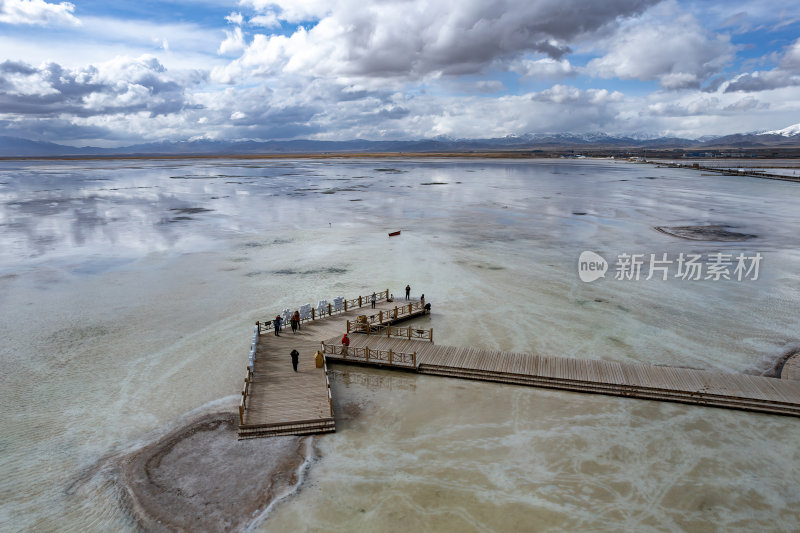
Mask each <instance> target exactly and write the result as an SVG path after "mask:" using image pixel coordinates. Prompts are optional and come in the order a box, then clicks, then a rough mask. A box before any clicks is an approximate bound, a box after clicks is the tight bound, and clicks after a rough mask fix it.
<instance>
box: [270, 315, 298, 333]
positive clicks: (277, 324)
mask: <svg viewBox="0 0 800 533" xmlns="http://www.w3.org/2000/svg"><path fill="white" fill-rule="evenodd" d="M289 323H290V324H291V326H292V333H297V330H298V329H300V311H295V312H294V314H293V315H292V318H290V319H289ZM282 328H283V319H282V318H281V315H276V316H275V319H274V320H273V321H272V329H273V331H274V332H275V336H276V337H280V336H281V330H282Z"/></svg>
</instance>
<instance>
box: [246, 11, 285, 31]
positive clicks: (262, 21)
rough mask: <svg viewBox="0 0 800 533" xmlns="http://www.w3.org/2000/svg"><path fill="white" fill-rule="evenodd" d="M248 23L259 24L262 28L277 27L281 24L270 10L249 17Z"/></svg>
mask: <svg viewBox="0 0 800 533" xmlns="http://www.w3.org/2000/svg"><path fill="white" fill-rule="evenodd" d="M248 23H249V24H250V25H251V26H260V27H262V28H279V27H280V26H281V21H280V20H278V16H277V15H275V13H272V12H269V13H265V14H263V15H256V16H255V17H251V18H250V20H248Z"/></svg>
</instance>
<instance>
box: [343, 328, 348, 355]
mask: <svg viewBox="0 0 800 533" xmlns="http://www.w3.org/2000/svg"><path fill="white" fill-rule="evenodd" d="M348 346H350V337H348V336H347V333H345V334H344V337H342V355H347V347H348Z"/></svg>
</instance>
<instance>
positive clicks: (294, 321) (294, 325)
mask: <svg viewBox="0 0 800 533" xmlns="http://www.w3.org/2000/svg"><path fill="white" fill-rule="evenodd" d="M291 322H292V333H297V328H299V327H300V311H295V312H294V314H293V315H292V321H291Z"/></svg>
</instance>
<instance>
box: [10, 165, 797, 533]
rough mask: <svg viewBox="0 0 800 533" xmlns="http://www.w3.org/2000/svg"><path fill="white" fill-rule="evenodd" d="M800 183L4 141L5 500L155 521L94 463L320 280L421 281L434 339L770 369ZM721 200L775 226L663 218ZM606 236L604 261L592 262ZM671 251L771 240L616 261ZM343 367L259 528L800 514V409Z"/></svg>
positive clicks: (16, 505) (657, 526) (205, 388)
mask: <svg viewBox="0 0 800 533" xmlns="http://www.w3.org/2000/svg"><path fill="white" fill-rule="evenodd" d="M799 191H800V189H798V188H797V185H796V184H793V183H784V182H777V181H770V180H757V179H749V178H738V177H724V176H701V175H700V174H699V173H695V172H690V171H687V170H679V169H660V168H655V167H653V166H649V165H637V164H630V163H622V162H614V161H610V160H598V161H562V160H542V161H531V162H526V161H498V160H423V161H409V160H364V161H362V160H358V161H349V160H328V161H305V160H299V161H294V160H279V161H252V160H248V161H235V160H233V161H219V160H213V161H211V160H209V161H203V160H198V161H179V162H171V161H137V162H135V163H132V162H130V161H127V162H126V161H101V162H25V163H18V162H4V163H2V164H0V244H1V245H2V246H0V304H1V305H2V308H3V320H2V322H1V323H0V334H2V338H3V339H4V340H5V342H4V343H3V345H2V347H0V357H2V360H3V367H4V372H3V374H2V388H1V389H0V405H1V406H2V414H0V428H1V429H2V431H0V450H2V454H0V474H2V475H0V502H2V503H0V523H2V524H3V528H4V529H9V530H25V529H37V530H44V531H48V530H53V531H54V530H87V529H88V530H96V531H100V530H109V529H132V528H134V525H133V524H132V523H131V521H130V517H129V515H128V513H127V511H126V510H125V509H124V508H122V507H121V506H120V505H119V493H118V489H117V488H116V485H115V483H114V479H113V476H111V475H110V474H108V475H104V474H102V473H101V474H97V473H96V471H95V470H94V469H95V468H96V465H98V464H100V463H102V462H103V460H104V458H108V457H113V456H116V455H120V454H124V453H126V452H128V451H130V450H132V449H135V448H136V447H137V446H140V445H142V444H143V443H146V442H149V441H150V440H152V439H153V438H156V437H157V436H158V435H159V434H161V433H163V432H164V431H167V430H168V429H170V428H172V427H174V426H175V425H176V424H178V423H180V420H182V419H183V418H184V417H186V416H188V413H191V412H199V411H203V410H208V409H211V408H213V407H214V406H220V405H234V403H235V402H236V395H238V393H239V388H240V383H241V379H242V377H243V368H244V365H245V364H246V359H247V352H248V349H249V333H250V327H251V324H252V323H253V322H254V321H255V320H259V319H263V318H264V317H266V316H273V315H274V314H275V312H276V311H278V310H282V309H283V308H284V307H289V306H295V305H298V304H302V303H306V302H311V303H315V302H316V301H317V300H318V299H322V298H328V299H329V298H331V297H333V296H338V295H344V296H350V295H355V294H358V293H363V292H364V291H365V290H366V291H371V290H381V289H384V288H389V289H390V291H392V292H393V293H395V294H400V293H401V291H402V288H403V287H405V285H406V284H407V283H408V284H410V285H411V287H412V293H413V294H415V295H418V294H419V293H421V292H424V293H425V295H426V299H427V300H429V301H431V302H432V303H433V306H434V307H433V311H434V312H433V314H432V315H431V316H430V317H428V318H425V319H422V320H421V323H424V324H425V327H433V328H434V331H435V338H436V341H437V343H441V344H455V345H465V344H472V345H477V346H482V347H486V348H499V349H503V350H516V351H534V352H537V353H543V354H550V355H567V356H573V357H586V358H598V359H609V360H624V361H642V362H648V363H655V364H671V365H680V366H688V367H693V368H704V369H715V370H720V371H728V372H752V373H759V372H761V371H763V370H764V369H766V368H768V367H769V366H770V365H771V364H772V363H773V362H774V361H776V360H777V359H779V358H780V356H781V355H782V354H783V353H785V352H786V351H787V350H790V349H792V348H794V347H797V346H798V344H800V342H799V341H800V339H798V333H797V332H798V331H800V328H799V327H798V326H800V321H798V318H797V309H798V304H799V303H800V275H799V274H798V271H799V270H800V269H798V267H799V266H800V252H799V251H798V250H800V242H798V241H800V237H798V234H797V232H796V228H797V227H798V225H799V223H800V210H798V209H797V207H796V206H797V203H798V197H800V192H799ZM709 224H714V225H725V226H728V227H730V228H732V230H734V231H737V232H741V233H745V234H752V235H756V236H757V237H756V238H754V239H750V240H746V241H742V242H705V241H689V240H683V239H678V238H676V237H673V236H670V235H665V234H663V233H659V232H657V231H655V230H654V229H653V228H654V227H655V226H684V225H709ZM397 229H401V230H402V231H403V233H402V235H401V236H400V237H398V238H392V239H389V238H388V236H387V233H388V232H390V231H394V230H397ZM585 250H591V251H594V252H596V253H598V254H600V255H601V256H602V257H604V258H605V259H607V260H608V262H609V263H610V265H609V268H610V269H609V272H608V273H607V275H606V278H605V279H600V280H597V281H595V282H592V283H583V282H582V281H581V280H580V279H579V277H578V257H579V255H580V254H581V252H583V251H585ZM651 253H652V254H657V255H658V256H660V255H661V254H664V253H666V254H668V257H670V258H676V257H677V256H678V255H679V254H680V253H685V254H701V255H703V256H707V255H708V254H714V253H725V254H728V253H729V254H732V255H735V254H739V253H742V254H745V255H748V256H751V255H754V254H756V253H760V254H761V255H762V256H763V260H762V262H761V264H760V270H759V277H758V279H757V280H744V281H736V280H735V279H734V280H720V281H713V280H698V281H688V280H681V279H677V278H674V277H670V279H668V280H667V281H662V280H660V279H651V280H649V281H648V280H644V279H640V280H639V281H634V280H615V279H614V268H615V265H614V263H615V260H616V259H617V257H618V256H619V255H620V254H644V255H645V257H649V254H651ZM673 268H675V267H674V265H673ZM672 272H677V270H673V271H672ZM335 371H336V375H335V381H334V385H333V386H334V396H335V399H336V403H337V405H336V406H335V407H336V408H337V413H339V418H340V419H339V420H338V421H337V427H338V428H339V431H338V432H337V433H336V434H334V435H330V436H325V437H323V438H320V439H318V441H317V450H318V454H319V460H318V461H316V462H315V463H314V465H313V467H312V469H311V471H310V472H309V476H308V479H307V483H306V485H304V487H303V489H302V490H301V491H300V492H299V493H298V494H297V495H295V496H294V497H292V498H291V499H289V500H287V501H286V502H283V503H281V504H279V505H277V506H276V507H275V509H274V511H273V512H272V513H271V514H270V515H269V516H268V517H267V518H266V520H265V521H264V522H262V523H261V524H260V525H259V526H258V527H259V528H262V529H265V530H272V529H274V530H287V529H289V528H296V529H301V530H302V529H303V528H312V529H313V528H315V527H320V528H322V527H324V528H326V529H333V530H337V529H338V530H341V531H352V530H356V529H363V530H366V529H371V530H387V531H391V530H394V529H397V528H398V527H400V526H402V527H404V528H406V529H407V526H409V525H412V524H413V525H412V527H413V528H414V529H423V530H424V529H428V530H452V531H455V530H459V531H461V530H465V529H466V530H470V529H473V530H509V529H512V528H515V529H520V528H525V529H530V528H538V529H541V530H548V529H549V530H553V531H558V530H564V529H572V530H575V529H579V530H648V529H650V530H654V531H655V530H659V531H660V530H702V531H706V530H708V531H713V530H717V529H719V530H737V529H738V530H741V531H752V530H753V529H755V528H758V529H765V530H775V531H791V530H792V529H794V527H795V525H796V523H797V522H798V519H800V516H798V511H797V509H798V503H799V502H798V500H799V499H800V494H799V493H798V491H797V489H796V487H797V485H798V481H800V474H798V471H797V469H796V468H794V467H793V465H795V464H797V462H798V454H797V452H796V451H795V450H796V446H795V443H796V441H797V439H798V437H800V423H798V421H796V420H795V419H791V418H780V417H772V416H766V415H757V414H750V413H743V412H733V411H725V410H719V409H703V408H698V407H691V406H682V405H677V404H661V403H656V402H645V401H634V400H626V399H623V398H610V397H603V396H594V395H580V394H574V393H563V392H555V391H546V390H539V389H529V388H520V387H512V386H501V385H496V384H486V383H472V382H467V381H459V380H450V379H443V378H436V377H432V376H406V375H403V376H399V377H398V376H394V375H392V374H389V373H387V372H380V371H367V370H360V369H351V368H344V367H342V368H337V369H335ZM400 517H402V519H401V518H400Z"/></svg>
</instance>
